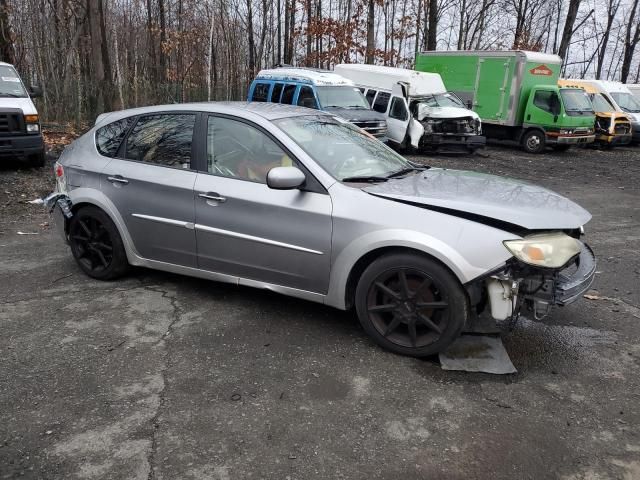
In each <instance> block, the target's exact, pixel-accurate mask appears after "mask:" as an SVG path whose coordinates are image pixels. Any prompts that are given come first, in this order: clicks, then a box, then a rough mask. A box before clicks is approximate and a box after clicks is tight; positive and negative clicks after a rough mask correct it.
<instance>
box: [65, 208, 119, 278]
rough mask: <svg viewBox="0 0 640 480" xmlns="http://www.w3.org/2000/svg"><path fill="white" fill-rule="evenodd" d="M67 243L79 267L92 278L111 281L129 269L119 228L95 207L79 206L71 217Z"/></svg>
mask: <svg viewBox="0 0 640 480" xmlns="http://www.w3.org/2000/svg"><path fill="white" fill-rule="evenodd" d="M69 245H70V246H71V253H72V254H73V257H74V258H75V259H76V262H77V263H78V266H79V267H80V268H81V269H82V271H83V272H84V273H86V274H87V275H89V276H90V277H92V278H96V279H98V280H113V279H115V278H118V277H120V276H122V275H124V274H125V273H126V271H127V270H128V268H129V262H128V261H127V254H126V251H125V249H124V244H123V243H122V238H121V237H120V233H119V232H118V229H117V228H116V226H115V224H114V223H113V221H112V220H111V218H109V216H108V215H107V214H106V213H105V212H104V211H102V210H100V209H99V208H97V207H93V206H89V207H84V208H81V209H80V210H78V212H77V213H76V214H75V215H74V216H73V217H71V220H70V222H69Z"/></svg>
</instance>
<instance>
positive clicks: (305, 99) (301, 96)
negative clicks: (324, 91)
mask: <svg viewBox="0 0 640 480" xmlns="http://www.w3.org/2000/svg"><path fill="white" fill-rule="evenodd" d="M298 106H299V107H307V108H315V109H316V110H317V109H318V103H317V102H316V97H315V96H314V95H313V90H312V89H311V87H301V88H300V93H298Z"/></svg>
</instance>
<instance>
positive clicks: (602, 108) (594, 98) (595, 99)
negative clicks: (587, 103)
mask: <svg viewBox="0 0 640 480" xmlns="http://www.w3.org/2000/svg"><path fill="white" fill-rule="evenodd" d="M589 97H590V98H591V103H592V104H593V109H594V110H595V111H596V112H612V111H613V110H614V108H613V106H612V105H611V104H610V103H609V102H608V101H607V99H606V98H605V97H604V95H602V94H601V93H592V94H591V95H589Z"/></svg>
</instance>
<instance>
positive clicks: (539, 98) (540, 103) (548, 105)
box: [533, 90, 560, 113]
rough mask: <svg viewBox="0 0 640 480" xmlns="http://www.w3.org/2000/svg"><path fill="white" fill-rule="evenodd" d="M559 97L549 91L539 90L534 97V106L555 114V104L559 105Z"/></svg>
mask: <svg viewBox="0 0 640 480" xmlns="http://www.w3.org/2000/svg"><path fill="white" fill-rule="evenodd" d="M559 103H560V102H559V100H558V95H556V93H555V92H551V91H549V90H538V91H537V92H536V93H535V95H534V97H533V104H534V105H535V106H536V107H538V108H540V109H542V110H544V111H545V112H549V113H553V108H554V104H555V105H559Z"/></svg>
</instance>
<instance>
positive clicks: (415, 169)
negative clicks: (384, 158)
mask: <svg viewBox="0 0 640 480" xmlns="http://www.w3.org/2000/svg"><path fill="white" fill-rule="evenodd" d="M426 169H427V167H418V166H412V167H407V168H401V169H400V170H397V171H395V172H391V173H390V174H389V175H387V177H386V178H396V177H401V176H402V175H406V174H407V173H411V172H422V171H423V170H426Z"/></svg>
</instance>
